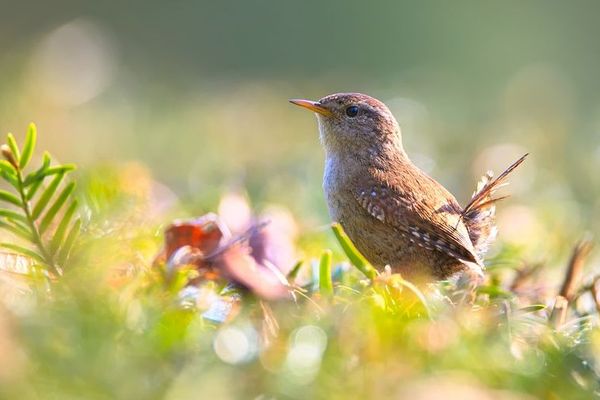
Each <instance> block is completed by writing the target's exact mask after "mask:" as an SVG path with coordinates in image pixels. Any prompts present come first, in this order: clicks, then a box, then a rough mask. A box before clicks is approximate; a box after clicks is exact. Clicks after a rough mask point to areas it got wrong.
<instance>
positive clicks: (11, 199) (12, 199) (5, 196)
mask: <svg viewBox="0 0 600 400" xmlns="http://www.w3.org/2000/svg"><path fill="white" fill-rule="evenodd" d="M0 200H1V201H5V202H7V203H10V204H14V205H15V206H17V207H22V206H23V203H21V200H20V199H19V198H18V197H17V196H15V195H14V194H12V193H9V192H7V191H5V190H0Z"/></svg>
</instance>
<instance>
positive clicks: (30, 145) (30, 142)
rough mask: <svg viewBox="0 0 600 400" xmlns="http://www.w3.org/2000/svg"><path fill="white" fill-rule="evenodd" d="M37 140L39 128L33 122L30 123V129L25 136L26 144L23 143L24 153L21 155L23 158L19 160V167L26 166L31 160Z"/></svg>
mask: <svg viewBox="0 0 600 400" xmlns="http://www.w3.org/2000/svg"><path fill="white" fill-rule="evenodd" d="M36 140H37V129H36V127H35V124H34V123H33V122H32V123H31V124H29V129H28V130H27V136H26V137H25V144H24V145H23V154H22V155H21V159H20V160H19V167H20V168H21V169H23V168H25V167H26V166H27V164H28V163H29V161H30V160H31V156H32V155H33V149H34V148H35V142H36Z"/></svg>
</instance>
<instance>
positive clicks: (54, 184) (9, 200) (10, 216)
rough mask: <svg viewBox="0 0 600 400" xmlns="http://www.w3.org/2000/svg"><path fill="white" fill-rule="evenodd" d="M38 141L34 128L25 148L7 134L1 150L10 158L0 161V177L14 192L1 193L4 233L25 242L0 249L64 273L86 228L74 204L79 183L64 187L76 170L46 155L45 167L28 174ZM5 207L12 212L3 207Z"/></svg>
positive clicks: (28, 132) (49, 269) (30, 131)
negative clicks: (71, 173)
mask: <svg viewBox="0 0 600 400" xmlns="http://www.w3.org/2000/svg"><path fill="white" fill-rule="evenodd" d="M36 140H37V129H36V126H35V125H34V124H31V125H29V129H28V131H27V135H26V137H25V142H24V144H23V148H22V149H20V148H19V146H18V145H17V141H16V139H15V137H14V136H13V135H12V134H8V137H7V143H6V144H4V145H2V146H0V152H1V153H2V155H3V156H4V158H5V160H0V178H1V179H3V180H5V181H6V182H8V183H9V184H10V186H12V188H13V189H14V192H12V191H7V190H0V229H4V230H5V231H7V232H9V233H11V234H12V235H13V236H14V237H15V238H17V239H20V241H22V242H24V243H23V245H21V244H16V243H6V242H5V243H0V247H3V248H6V249H9V250H11V251H14V252H16V253H18V254H21V255H22V256H24V257H28V258H30V259H31V260H32V261H33V262H34V263H35V264H39V265H41V266H42V267H43V268H45V269H46V270H47V271H48V272H51V273H53V274H56V275H60V274H61V273H62V271H63V267H64V264H65V263H66V262H67V260H68V257H69V254H70V252H71V250H72V248H73V246H74V245H75V242H76V240H77V238H78V235H79V231H80V229H81V220H80V219H75V216H76V214H77V201H76V200H70V199H71V198H72V197H73V194H74V190H75V183H73V182H69V183H66V184H63V182H64V181H65V177H66V175H67V174H68V173H69V172H71V171H73V170H74V169H75V166H74V165H71V164H67V165H51V164H52V158H51V157H50V154H48V153H47V152H46V153H44V155H43V157H42V162H41V165H40V166H39V167H38V168H37V169H36V170H34V171H33V172H30V173H28V174H26V173H25V171H24V170H25V169H26V168H28V167H29V164H30V162H31V160H32V158H33V155H34V153H35V145H36ZM48 182H49V183H48ZM38 193H39V195H38V196H36V195H37V194H38ZM57 193H58V194H57ZM2 204H8V205H10V206H11V207H12V208H11V209H7V208H3V206H2ZM15 207H16V210H15V209H14V208H15ZM63 210H64V211H63ZM74 219H75V221H74V222H73V220H74Z"/></svg>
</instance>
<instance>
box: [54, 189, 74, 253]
mask: <svg viewBox="0 0 600 400" xmlns="http://www.w3.org/2000/svg"><path fill="white" fill-rule="evenodd" d="M77 205H78V204H77V200H73V202H72V203H71V205H70V206H69V208H67V211H65V214H64V215H63V217H62V220H61V221H60V224H59V225H58V228H56V232H54V237H53V238H52V241H51V242H50V251H51V252H52V254H54V253H56V251H57V250H58V248H59V247H60V244H61V242H62V240H63V238H64V236H65V233H66V232H67V228H68V227H69V224H70V223H71V219H72V218H73V215H74V214H75V211H76V210H77Z"/></svg>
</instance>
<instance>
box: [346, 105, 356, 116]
mask: <svg viewBox="0 0 600 400" xmlns="http://www.w3.org/2000/svg"><path fill="white" fill-rule="evenodd" d="M357 114H358V106H350V107H348V108H346V115H347V116H349V117H356V115H357Z"/></svg>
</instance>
